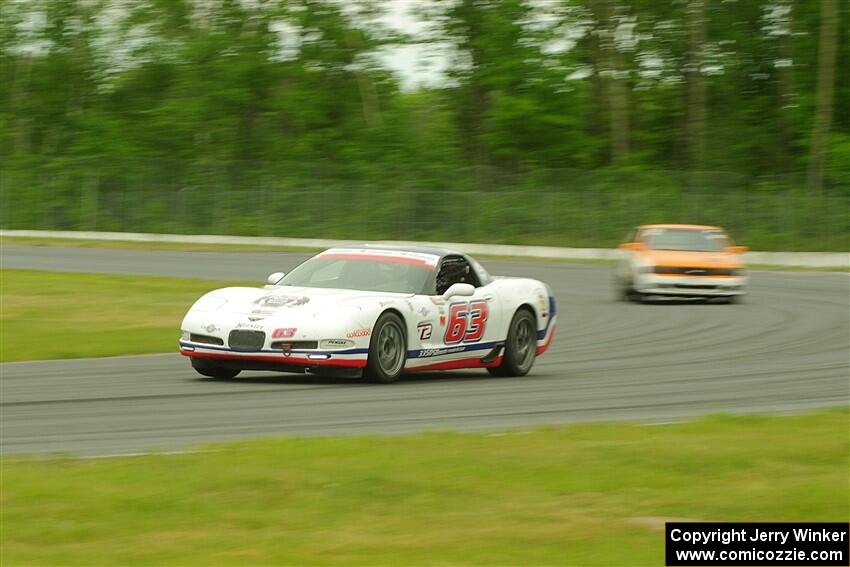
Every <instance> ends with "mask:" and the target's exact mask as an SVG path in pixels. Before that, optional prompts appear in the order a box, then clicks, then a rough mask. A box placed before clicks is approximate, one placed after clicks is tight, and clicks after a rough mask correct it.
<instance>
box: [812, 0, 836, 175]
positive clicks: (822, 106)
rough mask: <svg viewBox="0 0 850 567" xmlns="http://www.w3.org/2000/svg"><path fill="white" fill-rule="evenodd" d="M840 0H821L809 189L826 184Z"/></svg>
mask: <svg viewBox="0 0 850 567" xmlns="http://www.w3.org/2000/svg"><path fill="white" fill-rule="evenodd" d="M837 31H838V0H821V4H820V45H819V47H818V83H817V102H816V104H817V106H816V108H815V121H814V126H813V128H812V143H811V146H810V151H809V173H808V179H807V185H808V187H809V190H810V191H820V190H821V189H822V188H823V173H824V167H825V165H826V154H827V151H828V150H829V129H830V125H831V123H832V97H833V91H834V85H835V51H836V43H837V41H838V33H837Z"/></svg>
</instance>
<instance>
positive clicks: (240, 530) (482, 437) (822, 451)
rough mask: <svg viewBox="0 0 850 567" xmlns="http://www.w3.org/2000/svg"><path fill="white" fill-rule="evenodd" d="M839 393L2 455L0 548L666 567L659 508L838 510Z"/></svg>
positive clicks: (125, 559)
mask: <svg viewBox="0 0 850 567" xmlns="http://www.w3.org/2000/svg"><path fill="white" fill-rule="evenodd" d="M847 425H848V411H847V409H846V408H844V409H840V410H833V411H826V412H819V413H814V414H807V415H797V416H791V417H775V416H774V417H760V416H735V417H732V416H713V417H709V418H705V419H701V420H698V421H694V422H688V423H681V424H672V425H660V426H653V427H647V426H638V425H623V424H587V425H573V426H566V427H550V428H543V429H537V430H534V431H531V432H508V433H502V434H462V433H442V432H440V433H422V434H417V435H413V436H405V437H349V438H318V439H316V438H313V439H297V438H290V439H277V440H262V441H250V442H239V443H231V444H226V445H220V446H216V447H215V450H214V451H212V452H206V453H190V454H180V455H156V454H152V455H145V456H139V457H123V458H111V459H94V460H74V459H70V458H55V459H54V458H51V459H42V460H29V461H28V460H20V459H10V458H5V459H4V460H3V462H2V473H3V474H2V478H3V486H2V500H0V504H2V506H0V509H2V511H0V520H2V522H0V525H2V532H0V549H2V557H0V562H2V564H4V565H18V564H86V565H107V564H109V565H127V564H146V565H156V564H168V565H249V564H250V565H260V564H263V565H267V564H290V565H308V564H356V565H389V564H394V565H474V564H491V565H496V564H497V565H556V564H557V565H663V560H664V559H663V557H664V555H663V540H664V537H663V522H664V519H666V518H692V519H700V520H715V521H816V520H819V521H847V519H848V505H850V497H849V496H848V484H847V470H848V466H850V463H848V453H850V447H848V435H847Z"/></svg>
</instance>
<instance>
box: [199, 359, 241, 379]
mask: <svg viewBox="0 0 850 567" xmlns="http://www.w3.org/2000/svg"><path fill="white" fill-rule="evenodd" d="M192 368H194V369H195V372H197V373H198V374H200V375H201V376H206V377H207V378H216V379H218V380H230V379H231V378H235V377H236V375H237V374H239V372H240V371H239V370H236V369H234V368H227V367H226V366H220V365H218V364H215V363H214V362H209V361H208V360H202V359H198V358H193V359H192Z"/></svg>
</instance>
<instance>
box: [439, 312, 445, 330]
mask: <svg viewBox="0 0 850 567" xmlns="http://www.w3.org/2000/svg"><path fill="white" fill-rule="evenodd" d="M440 326H441V327H445V326H446V316H445V315H443V314H442V313H440Z"/></svg>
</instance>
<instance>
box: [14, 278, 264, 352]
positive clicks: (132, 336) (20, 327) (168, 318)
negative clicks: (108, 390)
mask: <svg viewBox="0 0 850 567" xmlns="http://www.w3.org/2000/svg"><path fill="white" fill-rule="evenodd" d="M228 285H239V283H236V282H220V281H202V280H189V279H177V278H159V277H143V276H120V275H101V274H77V273H56V272H41V271H31V270H0V361H2V362H8V361H15V360H36V359H55V358H80V357H93V356H115V355H123V354H144V353H152V352H165V351H174V350H175V349H176V348H177V339H178V338H179V336H180V322H181V321H182V320H183V315H185V313H186V311H187V310H188V309H189V306H191V305H192V303H193V302H194V301H195V300H196V299H197V298H199V297H200V296H201V295H203V294H204V293H206V292H207V291H210V290H213V289H215V288H218V287H224V286H228ZM246 285H258V284H257V283H256V282H254V283H249V284H246Z"/></svg>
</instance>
